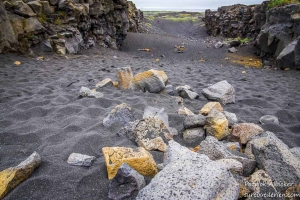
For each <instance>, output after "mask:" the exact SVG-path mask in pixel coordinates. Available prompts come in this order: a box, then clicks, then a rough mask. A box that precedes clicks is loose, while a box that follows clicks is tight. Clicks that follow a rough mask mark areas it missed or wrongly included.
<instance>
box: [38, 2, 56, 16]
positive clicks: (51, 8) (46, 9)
mask: <svg viewBox="0 0 300 200" xmlns="http://www.w3.org/2000/svg"><path fill="white" fill-rule="evenodd" d="M40 3H41V4H42V6H43V12H44V13H45V14H46V15H51V14H53V13H54V12H55V7H54V6H51V5H50V4H49V1H41V2H40Z"/></svg>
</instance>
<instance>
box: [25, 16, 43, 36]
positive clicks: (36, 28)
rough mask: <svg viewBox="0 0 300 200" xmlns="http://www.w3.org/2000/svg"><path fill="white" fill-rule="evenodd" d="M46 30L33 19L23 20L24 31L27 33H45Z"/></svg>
mask: <svg viewBox="0 0 300 200" xmlns="http://www.w3.org/2000/svg"><path fill="white" fill-rule="evenodd" d="M45 30H46V29H45V28H44V27H43V26H42V24H41V23H40V22H39V20H37V18H35V17H30V18H27V19H25V20H24V31H25V32H27V33H30V32H34V33H39V32H41V31H45Z"/></svg>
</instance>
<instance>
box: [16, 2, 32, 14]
mask: <svg viewBox="0 0 300 200" xmlns="http://www.w3.org/2000/svg"><path fill="white" fill-rule="evenodd" d="M15 13H16V14H18V15H21V16H23V17H36V16H37V15H36V14H35V13H34V12H33V10H32V9H31V8H30V7H29V6H28V5H27V4H26V3H24V2H23V1H17V3H16V7H15Z"/></svg>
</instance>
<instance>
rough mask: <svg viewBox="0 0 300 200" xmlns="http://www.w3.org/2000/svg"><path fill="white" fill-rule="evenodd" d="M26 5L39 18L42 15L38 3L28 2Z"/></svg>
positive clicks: (41, 9) (40, 5) (41, 8)
mask: <svg viewBox="0 0 300 200" xmlns="http://www.w3.org/2000/svg"><path fill="white" fill-rule="evenodd" d="M27 5H28V6H29V7H30V8H31V9H32V10H33V11H34V12H35V13H36V14H37V15H38V16H39V15H41V14H42V11H43V7H42V4H41V3H40V2H39V1H31V2H28V3H27Z"/></svg>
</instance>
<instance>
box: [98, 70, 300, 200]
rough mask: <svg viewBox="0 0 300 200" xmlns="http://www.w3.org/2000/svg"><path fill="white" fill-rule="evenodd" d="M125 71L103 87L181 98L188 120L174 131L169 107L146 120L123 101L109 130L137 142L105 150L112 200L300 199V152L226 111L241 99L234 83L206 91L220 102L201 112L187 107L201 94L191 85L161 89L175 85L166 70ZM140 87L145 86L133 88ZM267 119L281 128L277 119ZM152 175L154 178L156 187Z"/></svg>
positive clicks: (148, 111) (107, 124)
mask: <svg viewBox="0 0 300 200" xmlns="http://www.w3.org/2000/svg"><path fill="white" fill-rule="evenodd" d="M117 74H118V83H116V82H113V81H111V80H109V79H105V80H103V81H101V82H100V83H98V84H97V86H101V87H105V86H110V87H112V86H113V85H115V86H121V85H122V87H120V88H121V89H124V88H127V89H130V88H139V89H141V90H143V91H148V92H155V93H162V91H164V92H163V93H164V94H170V95H174V94H176V93H177V94H178V96H176V97H174V100H175V101H177V102H178V103H179V104H180V105H181V107H180V108H179V110H178V113H179V114H183V115H185V120H184V122H183V127H184V129H183V130H180V132H179V133H178V131H177V130H176V129H174V128H172V127H170V126H169V121H168V114H167V113H166V112H165V110H164V109H163V108H154V107H150V106H146V108H145V110H144V115H143V119H135V117H134V114H133V110H132V109H131V108H130V107H129V106H128V105H126V104H125V103H122V104H120V105H117V106H116V107H115V108H114V109H113V110H112V111H111V112H110V113H109V114H108V116H107V117H106V118H105V119H104V120H103V125H104V126H105V127H107V128H108V127H111V126H114V127H117V126H120V129H119V131H117V134H118V135H119V136H120V137H125V138H127V139H129V140H132V141H134V142H135V143H136V145H137V147H136V148H128V147H104V148H103V149H102V151H103V155H104V159H105V163H106V166H107V172H108V178H109V179H111V182H110V185H109V188H110V189H109V194H108V197H109V198H111V199H126V198H128V197H130V198H133V197H135V196H136V199H182V198H186V199H209V198H222V199H242V198H246V197H249V199H252V198H250V197H251V196H249V195H259V194H263V195H264V194H266V195H267V194H272V193H273V194H278V193H284V192H286V194H287V193H288V194H292V193H293V194H297V192H298V190H297V187H298V185H299V183H300V182H299V181H300V171H299V169H300V168H299V167H300V159H299V148H294V149H289V148H288V147H287V146H286V145H285V144H284V143H283V142H282V141H281V140H279V139H278V138H277V137H276V136H275V135H274V134H273V133H271V132H265V131H264V130H263V129H262V128H261V127H260V126H258V125H256V124H253V123H238V119H237V116H236V115H235V114H234V113H230V112H226V111H224V109H223V107H222V105H221V104H223V105H225V104H227V103H234V102H235V90H234V88H233V86H231V85H230V84H229V83H228V82H227V81H221V82H218V83H216V84H214V85H211V86H209V87H208V88H205V89H203V91H202V93H203V95H204V96H205V97H207V98H208V99H210V100H213V101H212V102H209V103H207V104H206V105H204V106H203V107H202V108H201V109H200V110H199V113H197V114H195V113H193V112H192V111H190V110H189V109H188V108H186V107H184V106H183V105H184V103H183V98H191V97H196V96H195V95H191V94H189V92H193V91H192V89H191V87H189V86H187V85H185V86H178V87H177V88H174V87H168V85H167V86H165V88H163V87H161V85H163V84H162V83H166V81H167V80H168V79H167V76H166V74H165V73H164V72H162V71H160V72H157V71H154V70H149V71H146V72H142V73H140V74H138V75H136V76H134V77H135V78H134V77H133V76H132V72H131V70H130V68H129V67H126V68H121V69H119V70H118V72H117ZM142 74H143V75H142ZM159 74H160V75H161V76H162V77H160V79H159V78H158V77H159ZM128 77H130V78H129V79H128ZM163 77H164V79H163ZM149 79H150V81H149ZM132 80H135V81H132ZM158 80H160V81H159V82H157V81H158ZM164 80H165V81H164ZM135 83H139V84H138V85H137V86H133V85H134V84H135ZM150 88H151V89H150ZM153 88H156V89H153ZM180 96H181V97H180ZM197 97H199V95H198V96H197ZM259 121H260V122H261V123H262V124H267V123H279V122H278V119H277V118H276V117H274V116H269V115H267V116H263V117H262V118H260V119H259ZM178 137H182V139H183V141H184V143H185V144H187V145H188V146H196V147H195V148H191V149H189V148H187V147H185V146H182V145H181V144H179V143H177V142H175V141H174V140H176V138H178ZM149 151H161V152H164V161H163V163H156V162H155V160H154V158H153V157H152V155H151V154H150V153H149ZM280 170H281V172H280ZM145 177H150V178H152V180H151V182H150V183H149V184H148V185H147V184H145Z"/></svg>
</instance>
